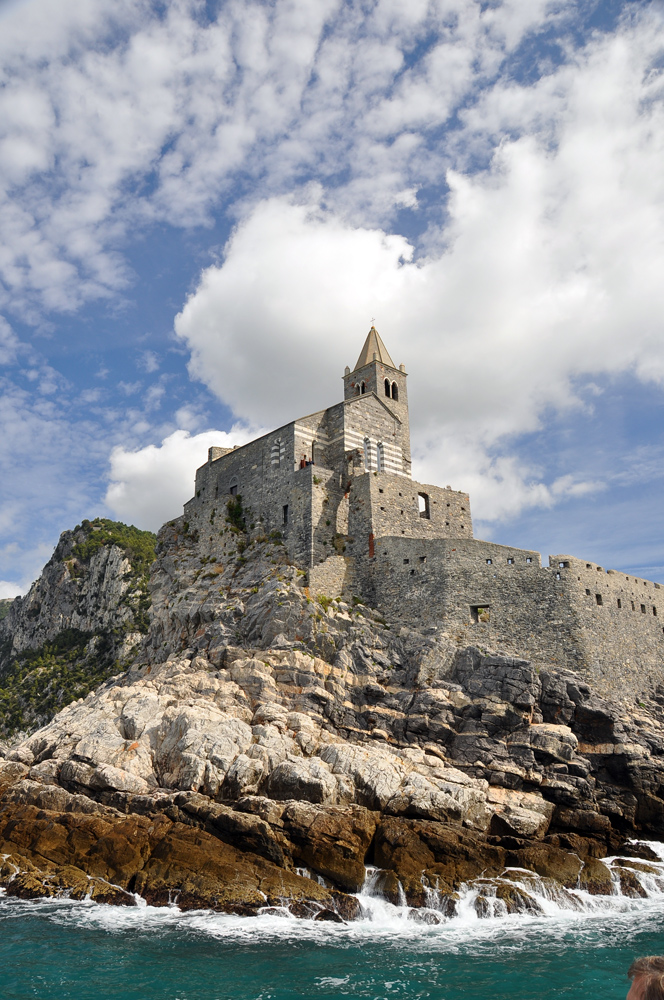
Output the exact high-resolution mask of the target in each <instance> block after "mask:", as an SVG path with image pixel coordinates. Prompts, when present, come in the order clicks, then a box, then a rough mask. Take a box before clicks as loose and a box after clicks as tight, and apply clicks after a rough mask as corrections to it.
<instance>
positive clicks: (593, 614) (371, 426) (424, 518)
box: [185, 326, 664, 687]
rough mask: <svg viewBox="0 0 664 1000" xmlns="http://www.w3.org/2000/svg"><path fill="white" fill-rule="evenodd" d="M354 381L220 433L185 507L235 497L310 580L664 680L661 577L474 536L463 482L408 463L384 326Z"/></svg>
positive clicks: (423, 616)
mask: <svg viewBox="0 0 664 1000" xmlns="http://www.w3.org/2000/svg"><path fill="white" fill-rule="evenodd" d="M343 382H344V399H343V402H340V403H337V404H336V405H334V406H331V407H328V408H327V409H325V410H319V411H317V412H316V413H312V414H310V415H309V416H306V417H300V418H298V419H297V420H294V421H292V422H291V423H289V424H286V425H284V426H283V427H279V428H277V429H276V430H274V431H272V432H271V433H269V434H266V435H264V436H263V437H260V438H258V439H257V440H255V441H252V442H250V443H249V444H246V445H243V446H242V447H239V448H233V449H228V448H210V450H209V455H208V461H207V462H206V464H205V465H203V466H201V467H200V468H199V469H198V470H197V472H196V486H195V496H194V497H193V499H192V500H190V501H189V502H188V503H187V504H186V505H185V518H186V520H187V521H188V522H189V523H191V524H192V525H193V526H196V527H200V528H201V529H203V528H204V526H205V525H206V524H209V520H210V517H211V516H212V517H214V515H213V511H215V512H216V511H217V510H220V511H221V509H222V507H223V506H224V505H226V504H228V501H229V500H232V498H233V497H235V496H237V497H239V498H241V504H242V508H243V511H244V514H245V518H246V522H247V524H248V525H249V524H251V525H253V528H252V529H250V531H251V532H253V533H254V534H263V535H265V534H267V535H270V534H273V536H275V533H278V537H279V538H280V540H282V542H283V544H284V546H285V547H286V550H287V552H288V556H289V557H290V560H291V561H292V562H293V564H295V565H296V566H298V567H300V568H301V569H303V570H305V571H306V572H307V574H308V581H307V582H308V585H309V588H310V592H311V593H312V594H313V595H316V594H326V595H327V596H329V597H336V596H340V595H344V596H346V597H353V596H355V597H359V598H361V599H362V600H364V601H367V602H369V603H371V604H372V605H374V606H376V607H378V608H381V609H383V610H384V611H385V613H386V614H389V615H390V617H391V619H392V620H397V621H398V620H399V617H400V615H403V616H404V618H407V619H408V620H409V621H414V620H415V621H419V622H420V623H421V624H422V626H424V627H427V628H429V629H431V630H440V631H441V632H444V633H445V634H447V635H449V636H451V637H453V638H454V640H455V641H457V642H459V643H460V644H468V643H473V644H475V645H480V646H482V647H486V648H491V649H501V650H503V651H508V652H509V651H511V652H514V653H515V654H517V655H521V656H528V657H530V658H532V659H534V660H535V661H536V662H538V663H543V664H546V663H555V664H556V665H558V666H567V667H569V668H571V669H579V670H582V671H583V672H584V673H585V674H587V675H588V676H589V677H591V678H592V679H594V680H595V682H597V683H600V686H602V682H603V681H606V680H607V678H608V676H609V674H611V672H613V674H615V670H616V668H620V670H621V671H622V672H623V673H624V675H625V676H628V675H634V676H633V677H631V679H632V680H633V681H634V682H637V681H638V682H639V683H638V684H637V686H640V682H641V681H642V682H646V681H649V682H650V683H653V684H654V683H656V682H657V681H658V680H661V679H664V677H663V676H662V672H663V665H664V601H662V599H661V592H660V585H659V584H658V583H653V582H651V581H648V580H643V579H640V578H636V577H633V576H629V575H627V574H624V573H621V572H619V571H617V570H606V571H605V570H604V569H603V567H601V566H598V565H597V564H596V563H593V562H589V561H586V560H584V559H578V558H575V557H573V556H569V555H554V556H549V564H548V566H544V567H543V566H542V560H541V557H540V554H539V553H538V552H534V551H531V550H527V549H516V548H510V547H508V546H504V545H498V544H496V543H493V542H485V541H481V540H479V539H476V538H474V537H473V526H472V519H471V512H470V498H469V496H468V494H467V493H464V492H461V491H457V490H453V489H451V488H450V487H445V488H442V487H440V486H434V485H431V484H425V483H418V482H415V481H414V480H413V479H412V477H411V454H410V429H409V422H408V389H407V374H406V369H405V366H404V365H403V364H400V365H399V366H397V365H395V363H394V361H393V360H392V358H391V357H390V355H389V353H388V351H387V349H386V347H385V345H384V344H383V341H382V340H381V338H380V336H379V334H378V332H377V330H376V329H375V328H374V327H373V326H372V328H371V330H370V331H369V333H368V335H367V338H366V340H365V343H364V346H363V348H362V350H361V352H360V356H359V358H358V360H357V363H356V364H355V367H354V368H353V370H352V371H351V370H350V368H348V367H347V368H346V370H345V373H344V376H343ZM275 537H276V536H275ZM603 686H604V687H606V684H604V685H603ZM630 686H631V685H630Z"/></svg>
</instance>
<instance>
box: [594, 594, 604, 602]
mask: <svg viewBox="0 0 664 1000" xmlns="http://www.w3.org/2000/svg"><path fill="white" fill-rule="evenodd" d="M595 600H596V601H597V603H598V604H603V603H604V601H603V600H602V595H601V594H595Z"/></svg>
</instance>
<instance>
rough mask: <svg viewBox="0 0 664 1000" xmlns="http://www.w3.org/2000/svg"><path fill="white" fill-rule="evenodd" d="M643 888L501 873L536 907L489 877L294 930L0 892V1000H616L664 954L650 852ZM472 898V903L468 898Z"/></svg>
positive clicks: (285, 917) (270, 916) (169, 910)
mask: <svg viewBox="0 0 664 1000" xmlns="http://www.w3.org/2000/svg"><path fill="white" fill-rule="evenodd" d="M650 846H651V847H652V848H653V850H655V851H656V853H657V854H658V855H659V857H660V858H661V861H660V862H659V863H654V864H653V867H654V868H655V869H656V871H655V873H653V872H651V873H648V874H646V873H644V874H641V875H639V876H638V877H639V880H640V882H641V884H642V886H643V888H644V891H645V892H646V896H645V897H643V898H637V899H629V898H627V897H625V896H623V895H621V894H620V893H619V889H618V884H617V878H618V876H617V875H616V885H615V893H614V894H613V895H611V896H591V895H589V894H588V893H586V892H583V891H582V890H580V889H572V890H569V891H565V890H563V891H559V890H558V889H556V888H555V887H553V886H552V885H551V884H550V883H548V882H547V881H546V880H543V879H538V878H537V877H536V876H533V875H532V873H528V872H520V871H519V870H518V869H513V870H511V871H510V872H509V873H508V876H509V881H510V882H511V883H512V884H513V883H514V882H515V881H516V883H517V884H519V881H520V880H521V883H520V884H522V885H523V887H524V888H525V889H526V890H527V891H528V892H529V894H530V895H531V897H532V898H533V899H535V900H536V902H537V904H538V907H539V912H538V913H537V914H533V913H526V912H523V913H512V914H508V913H507V912H506V911H505V905H504V903H503V902H502V901H501V900H500V899H499V898H496V897H495V888H496V883H495V882H493V881H492V882H487V883H485V884H484V885H482V883H481V882H480V883H477V884H475V885H469V886H467V887H466V888H464V889H463V891H462V892H461V893H460V896H461V898H460V902H459V905H458V908H457V913H456V914H455V915H454V916H453V917H451V918H446V917H444V916H443V913H442V903H441V901H440V899H439V898H438V895H437V893H436V892H435V890H431V892H430V896H429V899H428V901H427V902H428V904H429V905H428V907H427V908H426V909H424V910H420V911H413V910H411V909H409V907H408V906H407V905H406V903H405V902H404V903H403V904H402V905H392V904H391V903H388V902H386V901H385V900H383V899H381V898H380V897H378V896H377V895H376V894H375V892H374V888H373V886H374V884H375V881H376V873H375V870H374V869H367V878H366V881H365V885H364V887H363V889H362V891H361V892H360V893H359V894H358V898H359V901H360V904H361V906H362V913H363V916H362V919H360V920H356V921H353V922H352V923H340V924H336V923H328V922H324V921H315V920H301V919H296V918H294V917H292V916H290V915H289V914H288V910H287V908H286V907H285V906H284V907H283V908H281V907H276V908H275V907H271V908H269V909H266V912H264V913H262V914H260V915H259V916H257V917H234V916H228V915H224V914H217V913H212V912H209V911H200V910H199V911H193V912H192V911H189V912H181V911H180V910H179V909H178V908H177V906H175V905H173V906H169V907H150V906H146V905H144V904H142V903H141V901H140V900H137V905H136V906H135V907H113V906H103V905H99V904H96V903H93V902H92V901H85V900H84V901H74V900H70V899H56V900H18V899H13V898H11V897H8V896H6V895H4V896H0V956H1V958H0V997H1V998H2V1000H24V998H25V1000H27V998H39V1000H69V998H71V1000H111V998H112V1000H116V998H117V1000H290V998H300V997H305V998H308V997H312V998H313V997H316V998H319V997H320V998H329V1000H337V998H338V1000H341V998H347V997H349V998H355V997H357V998H360V997H366V998H369V1000H419V998H432V1000H455V998H461V997H463V998H464V1000H476V998H477V1000H480V998H482V1000H508V998H510V1000H535V998H537V1000H548V998H553V997H570V998H578V1000H581V998H583V1000H595V998H596V1000H614V998H615V1000H618V998H623V997H625V996H626V994H627V990H628V988H629V981H628V979H627V969H628V967H629V965H630V963H631V961H632V960H633V959H634V958H635V957H636V956H639V955H651V954H664V844H657V843H651V844H650ZM480 894H481V895H482V896H483V897H484V899H485V900H487V902H486V903H484V904H483V906H482V907H479V909H480V910H482V911H483V912H484V913H485V914H486V915H485V916H483V917H481V918H480V917H479V916H478V913H477V911H478V906H477V897H478V895H480Z"/></svg>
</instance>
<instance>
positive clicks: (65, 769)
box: [0, 520, 664, 919]
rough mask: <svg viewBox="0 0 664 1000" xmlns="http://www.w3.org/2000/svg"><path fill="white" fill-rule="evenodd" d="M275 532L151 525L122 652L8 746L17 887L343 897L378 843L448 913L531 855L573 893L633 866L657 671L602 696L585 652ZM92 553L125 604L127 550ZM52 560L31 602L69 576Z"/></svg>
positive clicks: (8, 845)
mask: <svg viewBox="0 0 664 1000" xmlns="http://www.w3.org/2000/svg"><path fill="white" fill-rule="evenodd" d="M279 542H280V540H279V539H278V538H272V539H270V538H267V537H264V536H260V535H259V534H258V533H257V532H255V533H254V534H253V536H252V535H251V533H248V532H243V531H241V530H239V529H238V528H237V526H235V525H233V523H232V522H231V523H229V522H227V521H226V520H220V521H218V522H217V523H216V524H215V525H212V524H211V525H210V530H209V532H208V533H207V535H205V536H202V535H201V533H200V531H199V532H192V531H191V530H190V529H189V526H188V525H186V523H185V522H184V521H183V520H178V521H174V522H171V523H169V524H168V525H166V526H165V527H164V528H163V529H162V531H161V533H160V535H159V540H158V546H157V558H156V562H155V563H154V565H153V567H152V574H151V583H150V591H151V600H152V609H151V622H150V627H149V630H148V631H147V633H146V634H145V635H144V636H143V637H142V638H140V641H139V643H138V645H137V646H136V648H135V650H134V654H133V658H132V660H131V662H130V663H129V665H128V666H127V668H126V669H125V670H124V671H122V672H120V673H117V674H115V675H114V676H112V677H110V678H109V679H107V680H105V681H104V682H103V683H102V684H101V685H100V686H99V687H97V688H96V689H95V690H94V691H91V692H90V693H88V694H87V695H86V697H85V698H82V699H79V700H77V701H75V702H72V703H71V704H69V705H67V706H66V707H65V708H63V709H62V710H61V711H60V712H59V713H58V714H57V715H55V717H54V718H53V719H52V720H51V721H49V722H48V723H47V724H46V725H44V726H42V727H41V728H39V729H37V730H36V731H35V732H33V733H32V734H31V735H27V736H26V735H23V736H21V737H17V738H16V739H15V740H14V742H13V743H11V744H9V745H7V747H6V749H5V751H4V753H5V756H4V758H2V761H0V783H1V785H2V788H3V797H2V804H1V810H2V811H1V812H0V853H2V854H3V855H5V856H6V859H5V861H4V862H3V866H2V869H1V876H0V877H1V879H2V884H3V885H4V886H5V887H6V889H7V891H8V892H9V893H14V894H16V895H22V896H33V895H54V894H58V893H61V892H65V891H66V892H70V893H73V894H76V893H79V894H82V895H85V894H86V893H87V892H88V891H89V892H90V893H91V894H92V896H93V898H95V899H99V900H100V901H104V902H112V903H122V904H127V905H133V903H134V902H135V899H136V896H135V894H139V895H141V896H142V897H143V898H145V899H147V900H148V901H149V902H151V903H155V904H160V903H168V902H169V900H172V899H174V898H177V900H178V902H179V905H180V906H182V907H213V908H216V909H220V910H224V911H227V912H236V913H242V914H252V913H258V912H259V911H261V910H262V909H263V908H265V907H270V906H283V905H286V906H288V907H289V908H290V909H291V912H293V913H295V914H296V915H298V916H303V917H317V918H320V919H323V918H324V919H350V918H353V917H357V916H358V915H359V914H360V913H361V899H362V898H363V897H362V894H361V890H362V887H363V886H365V888H366V884H367V883H366V881H365V880H366V871H367V865H369V866H372V873H371V885H372V887H373V891H374V892H375V893H378V894H379V895H381V896H382V897H383V898H384V899H385V900H389V901H391V902H393V903H394V905H403V906H409V907H411V908H415V909H417V910H421V911H422V912H424V911H427V912H429V911H431V910H432V908H433V910H434V911H435V913H436V914H437V916H436V918H435V919H447V918H448V917H449V916H450V915H451V914H453V913H454V912H455V910H456V907H457V905H458V901H459V899H462V898H466V897H465V896H464V893H466V894H467V893H468V891H469V889H468V887H469V886H474V887H475V888H474V889H473V892H474V893H475V895H474V896H473V899H474V900H475V902H474V903H473V906H475V909H476V911H477V913H478V914H479V915H480V916H490V915H491V914H494V913H496V912H498V911H500V912H502V911H503V910H505V912H537V911H538V907H539V906H540V904H539V903H538V902H537V900H538V898H539V897H538V893H540V894H541V893H542V892H544V891H545V888H546V887H545V886H544V882H543V881H542V880H548V882H547V883H546V884H547V885H549V887H554V888H555V892H559V893H560V894H561V899H563V898H564V893H568V894H569V893H571V894H572V897H573V894H574V892H577V891H582V892H586V893H591V894H596V895H597V894H599V895H602V894H606V895H610V894H611V893H613V892H614V891H615V889H616V886H618V885H620V886H621V887H622V891H623V892H624V893H626V894H628V895H633V894H636V895H638V894H639V893H640V892H644V891H645V890H644V889H643V885H642V881H640V879H641V876H642V875H643V877H645V875H644V874H643V873H640V874H639V871H638V867H634V866H635V865H636V866H638V865H639V864H641V865H644V864H645V866H646V867H647V866H648V865H649V864H650V865H651V866H652V865H655V867H656V864H657V861H656V858H655V859H654V860H653V859H652V858H651V859H650V860H649V859H648V858H647V857H645V855H644V854H643V851H644V850H646V849H645V848H643V849H641V860H640V861H636V862H634V861H631V862H630V861H629V859H627V860H626V861H624V864H622V866H621V865H617V867H616V864H615V863H613V862H611V863H607V864H605V863H604V862H602V861H600V860H599V859H600V858H602V857H605V856H606V855H616V854H617V853H618V849H619V848H621V847H622V846H623V845H624V842H625V840H626V838H629V837H636V838H641V839H656V838H657V837H658V836H660V835H661V829H662V823H663V821H664V816H663V813H664V800H663V799H662V798H661V797H660V792H661V787H662V785H663V784H664V781H663V772H662V767H661V764H660V761H661V756H660V755H661V752H662V749H663V748H664V725H663V720H662V711H661V707H660V702H659V701H658V699H659V697H660V696H659V695H658V694H657V693H656V692H653V693H652V697H651V698H650V699H649V700H648V701H647V702H643V704H641V705H631V706H628V705H626V704H618V703H612V702H608V701H605V700H602V699H600V698H597V697H595V696H594V695H593V693H592V691H591V690H590V688H589V687H588V686H587V685H586V684H584V683H583V682H582V681H581V679H580V678H579V676H578V675H576V674H574V673H571V672H565V671H560V670H553V669H550V670H542V669H539V670H537V669H536V668H535V667H533V665H532V664H531V663H529V662H528V661H527V660H525V659H518V658H515V657H514V656H505V655H501V653H500V651H487V650H483V651H480V650H478V649H477V648H473V647H462V648H459V646H458V644H457V643H456V641H455V637H454V636H453V635H449V634H445V633H444V632H442V631H440V630H436V631H434V630H432V629H431V628H423V627H414V626H409V625H405V624H403V622H402V623H400V624H399V625H398V626H397V625H394V623H391V622H390V621H388V620H385V619H384V618H383V617H382V616H381V615H380V614H379V613H378V612H377V611H375V610H372V609H371V608H370V607H368V606H367V605H366V604H364V603H362V602H361V601H359V600H349V601H345V600H342V599H336V600H330V599H327V598H326V597H325V596H324V595H322V596H318V597H312V596H311V593H310V591H309V590H308V587H307V585H306V583H307V578H306V576H305V575H304V574H303V573H302V571H301V570H299V569H297V568H296V567H294V566H292V565H290V564H289V562H288V558H287V555H286V552H285V549H284V547H283V546H282V545H280V544H279ZM66 558H67V557H64V558H61V559H60V562H61V564H63V565H64V564H65V563H66ZM95 558H97V557H95ZM98 558H100V559H101V557H98ZM103 558H105V562H104V572H103V573H101V562H100V566H99V569H100V572H97V570H96V569H95V570H94V571H92V570H91V571H90V574H89V582H88V583H87V584H86V586H88V588H90V587H92V581H93V579H94V580H98V581H105V582H103V585H102V584H101V583H100V589H99V590H98V591H97V593H99V594H104V595H116V596H117V603H116V607H117V608H121V607H124V606H123V605H122V597H123V595H124V594H126V593H127V590H126V589H125V590H123V589H122V588H123V587H125V584H126V581H127V577H126V573H127V569H126V567H125V566H124V564H123V562H122V560H121V559H119V560H118V561H117V564H116V563H114V562H113V561H112V560H114V559H116V556H115V555H113V550H110V551H109V552H108V553H104V556H103ZM93 562H94V560H93V559H91V560H90V565H91V566H92V565H93ZM52 563H53V561H52ZM53 565H54V564H53ZM53 565H52V564H49V566H51V569H48V567H47V569H48V573H49V574H50V576H48V579H49V580H50V581H51V582H50V583H49V586H48V587H47V588H46V590H45V591H44V593H46V594H47V595H48V596H47V598H46V597H45V598H44V600H43V601H42V605H41V607H42V608H43V607H44V604H46V603H47V601H48V602H50V604H48V606H50V607H53V608H57V607H61V606H63V604H62V602H64V601H65V600H69V599H70V598H69V597H67V595H69V594H71V593H72V587H73V586H74V583H73V582H72V580H71V579H70V578H68V577H67V575H66V574H65V573H64V572H63V571H62V570H59V572H60V574H61V575H60V577H57V578H56V577H55V576H53V574H54V573H55V570H54V568H53ZM94 566H95V567H96V566H97V564H96V563H94ZM112 566H116V568H115V569H114V570H112V569H111V567H112ZM113 573H115V574H116V577H117V578H116V579H115V581H114V580H113V578H112V577H113ZM40 586H42V587H45V584H44V583H43V582H42V584H40ZM82 589H83V588H82V587H81V593H82ZM60 592H61V593H62V597H61V598H60V596H59V594H60ZM87 594H88V591H87V590H86V592H85V595H84V596H82V597H81V598H80V602H79V605H78V607H84V608H85V607H88V606H89V607H91V608H92V607H93V605H94V602H91V601H88V597H87ZM118 595H119V596H118ZM113 599H115V598H113ZM104 600H105V601H106V598H104ZM59 601H60V602H61V603H58V602H59ZM86 602H87V603H86ZM111 603H112V601H111V600H110V598H109V600H108V601H106V603H103V602H102V604H103V606H100V608H99V610H98V615H99V616H100V617H99V618H98V619H94V621H96V622H101V621H108V618H106V619H104V618H102V617H101V616H103V615H107V616H108V615H109V614H110V613H111V612H110V610H109V608H110V607H111ZM28 606H29V602H28ZM41 613H42V615H43V616H44V617H43V619H42V620H40V625H39V627H40V628H43V629H44V630H46V629H47V628H48V621H47V614H46V611H45V610H44V611H43V612H41ZM58 613H59V612H58ZM79 613H80V614H82V613H83V612H79ZM92 613H93V612H92V611H91V612H90V615H91V616H92ZM118 614H120V615H121V614H124V611H119V612H118ZM17 620H18V619H17ZM22 620H23V619H22ZM35 620H37V619H35ZM80 620H81V621H82V620H83V619H80ZM86 622H87V623H88V624H92V623H93V618H92V617H89V618H88V619H86ZM19 634H20V635H23V633H20V630H19ZM43 634H44V635H47V634H48V633H47V632H46V631H44V633H43ZM19 641H23V640H22V639H20V638H19ZM73 831H76V834H75V835H74V833H73ZM630 851H632V853H633V849H631V848H627V849H626V851H625V850H623V854H624V855H625V854H626V852H627V853H628V852H630ZM637 853H638V851H637ZM623 860H624V859H623ZM513 869H523V870H524V871H525V872H526V873H527V872H530V873H531V876H530V878H531V883H532V884H531V883H529V882H528V876H525V875H523V872H522V873H521V874H522V876H523V878H521V881H519V882H518V884H516V883H515V882H514V879H513V878H512V876H510V874H509V873H510V871H512V870H513ZM618 869H619V870H618ZM646 874H647V873H646ZM650 877H652V878H655V877H659V875H657V872H656V873H655V875H652V873H650ZM510 879H512V880H511V881H510ZM524 879H525V881H524ZM85 886H87V887H88V889H86V893H84V892H83V887H85ZM543 886H544V888H543ZM663 888H664V885H663ZM546 891H549V890H546ZM550 891H551V892H553V891H554V890H553V889H550ZM358 893H359V894H360V896H359V901H358V896H357V894H358ZM572 897H570V898H572ZM284 900H285V901H286V902H285V903H284ZM434 904H435V905H434ZM570 905H572V904H570ZM427 919H428V918H427ZM431 919H434V918H433V917H432V918H431Z"/></svg>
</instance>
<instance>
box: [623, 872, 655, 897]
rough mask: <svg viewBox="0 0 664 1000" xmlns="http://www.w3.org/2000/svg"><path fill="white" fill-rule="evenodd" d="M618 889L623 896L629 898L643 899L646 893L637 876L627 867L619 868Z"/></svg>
mask: <svg viewBox="0 0 664 1000" xmlns="http://www.w3.org/2000/svg"><path fill="white" fill-rule="evenodd" d="M619 874H620V891H621V893H622V894H623V896H628V897H629V898H630V899H645V898H646V896H647V895H648V893H647V892H646V890H645V889H644V888H643V886H642V885H641V883H640V882H639V880H638V878H637V877H636V875H635V874H634V872H633V871H631V870H630V869H629V868H623V867H620V868H619Z"/></svg>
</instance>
